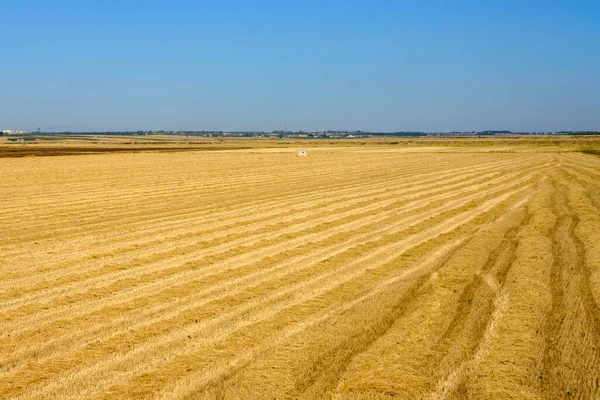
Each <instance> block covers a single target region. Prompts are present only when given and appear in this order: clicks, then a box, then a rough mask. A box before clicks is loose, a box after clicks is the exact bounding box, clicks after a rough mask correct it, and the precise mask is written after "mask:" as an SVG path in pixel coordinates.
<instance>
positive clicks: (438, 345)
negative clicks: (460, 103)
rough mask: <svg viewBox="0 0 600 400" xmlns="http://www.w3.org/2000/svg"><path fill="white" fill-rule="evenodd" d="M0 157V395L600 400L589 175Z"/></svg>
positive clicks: (522, 156)
mask: <svg viewBox="0 0 600 400" xmlns="http://www.w3.org/2000/svg"><path fill="white" fill-rule="evenodd" d="M295 150H296V149H294V148H288V149H278V148H270V149H260V148H255V149H246V150H238V151H203V152H178V153H131V154H128V153H123V154H100V155H82V156H61V157H25V158H10V159H8V158H6V159H0V168H1V169H2V171H3V173H2V179H1V180H0V193H1V197H2V213H1V214H0V227H1V229H0V255H1V258H0V282H1V283H2V284H1V287H0V398H3V399H4V398H6V399H130V398H133V399H137V398H140V399H142V398H143V399H155V398H156V399H163V398H164V399H195V398H226V399H254V398H257V399H262V398H265V399H273V398H277V399H288V398H289V399H291V398H307V399H311V398H341V399H345V398H379V397H381V398H384V397H387V396H395V397H396V398H406V399H412V398H423V399H465V398H478V399H491V398H494V399H496V398H497V399H513V398H518V399H526V398H531V399H537V398H548V399H557V398H580V399H591V398H598V396H600V388H599V385H600V383H599V379H600V309H599V304H600V158H598V157H595V156H593V155H587V154H582V153H577V152H564V151H555V150H551V149H546V150H543V149H542V150H543V151H541V150H538V149H536V148H533V147H522V148H518V149H514V150H510V149H507V148H497V149H496V150H494V149H492V148H489V147H487V148H468V147H465V148H443V149H442V148H434V147H421V148H415V149H408V148H397V149H396V148H383V147H371V146H369V145H366V146H357V147H355V148H334V147H330V148H321V149H318V148H317V149H312V148H311V149H309V151H310V155H309V157H297V156H296V155H295Z"/></svg>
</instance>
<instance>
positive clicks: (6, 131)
mask: <svg viewBox="0 0 600 400" xmlns="http://www.w3.org/2000/svg"><path fill="white" fill-rule="evenodd" d="M0 132H2V134H3V135H27V134H28V133H29V132H28V131H18V130H14V129H3V130H2V131H0Z"/></svg>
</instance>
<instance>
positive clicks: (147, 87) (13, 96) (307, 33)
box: [0, 0, 600, 132]
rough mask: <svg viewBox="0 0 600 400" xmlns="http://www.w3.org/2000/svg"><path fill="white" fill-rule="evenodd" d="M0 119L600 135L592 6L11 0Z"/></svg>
mask: <svg viewBox="0 0 600 400" xmlns="http://www.w3.org/2000/svg"><path fill="white" fill-rule="evenodd" d="M2 13H3V17H4V18H3V22H2V25H1V26H2V30H3V35H2V39H1V40H2V45H3V46H2V49H3V50H4V53H3V59H4V61H3V63H2V66H1V67H0V68H1V71H2V74H1V75H0V85H1V90H0V93H2V96H0V129H23V130H30V131H35V130H36V129H37V128H38V127H39V128H41V130H42V131H90V132H91V131H119V130H125V131H137V130H179V128H180V127H183V129H184V130H230V131H267V132H268V131H273V130H280V129H284V126H286V125H287V129H288V130H290V131H299V130H304V131H319V130H328V129H332V130H333V129H340V130H342V129H344V130H363V131H380V132H394V131H423V132H450V131H483V130H510V131H514V132H551V131H561V130H565V131H566V130H569V128H572V129H573V130H574V131H585V130H598V129H600V113H598V110H599V109H600V96H598V93H600V74H598V72H597V69H598V67H597V66H598V65H599V63H600V41H599V40H597V38H598V37H600V24H597V21H598V19H599V17H600V3H597V2H593V1H578V2H569V1H565V0H562V1H549V2H548V1H541V0H535V1H533V0H532V1H527V2H521V1H505V2H502V3H501V4H491V3H489V2H485V3H484V2H479V1H458V2H451V3H450V2H444V1H441V0H440V1H428V2H389V1H374V2H371V1H369V2H365V1H362V2H361V1H351V2H341V1H339V2H338V1H329V2H314V1H309V2H302V4H298V5H294V4H291V3H284V2H274V1H273V2H271V1H268V2H267V1H263V2H256V3H253V4H250V3H247V2H231V3H227V4H223V3H218V4H217V3H213V2H195V1H176V2H169V4H167V3H161V2H156V1H149V2H141V1H130V2H127V3H126V4H124V3H122V2H116V1H105V2H85V3H84V2H73V1H54V2H52V3H51V5H47V4H43V3H37V2H10V3H9V4H6V5H4V6H3V7H2Z"/></svg>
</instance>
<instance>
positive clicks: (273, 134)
mask: <svg viewBox="0 0 600 400" xmlns="http://www.w3.org/2000/svg"><path fill="white" fill-rule="evenodd" d="M23 135H27V136H31V135H41V136H43V135H107V136H109V135H113V136H132V135H136V136H139V135H146V136H147V135H180V136H201V137H259V138H260V137H263V138H284V137H293V138H314V139H319V138H325V139H328V138H350V139H352V138H369V137H386V136H388V137H431V136H503V135H600V130H591V131H572V130H568V131H552V132H512V131H509V130H485V131H449V132H424V131H397V132H371V131H362V130H324V131H302V130H299V131H291V130H273V131H270V132H266V131H217V130H183V129H180V130H138V131H60V132H59V131H55V132H45V131H41V130H40V129H38V130H37V131H26V130H15V129H3V130H0V136H23Z"/></svg>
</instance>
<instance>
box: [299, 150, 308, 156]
mask: <svg viewBox="0 0 600 400" xmlns="http://www.w3.org/2000/svg"><path fill="white" fill-rule="evenodd" d="M298 156H300V157H306V156H308V151H307V150H306V149H300V150H298Z"/></svg>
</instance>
